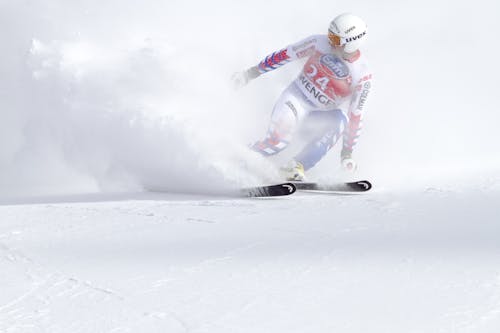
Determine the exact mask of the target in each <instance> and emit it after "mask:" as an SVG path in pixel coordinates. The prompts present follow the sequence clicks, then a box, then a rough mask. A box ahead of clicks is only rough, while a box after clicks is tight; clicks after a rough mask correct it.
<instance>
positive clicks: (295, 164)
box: [232, 13, 372, 181]
mask: <svg viewBox="0 0 500 333" xmlns="http://www.w3.org/2000/svg"><path fill="white" fill-rule="evenodd" d="M366 34H367V28H366V24H365V23H364V21H363V20H362V19H360V18H359V17H357V16H355V15H352V14H348V13H346V14H342V15H339V16H337V17H336V18H335V19H334V20H333V21H332V22H331V23H330V27H329V29H328V35H313V36H310V37H308V38H306V39H304V40H301V41H299V42H298V43H295V44H292V45H289V46H288V47H286V48H284V49H282V50H280V51H277V52H274V53H272V54H270V55H269V56H267V57H266V58H265V59H264V60H262V61H261V62H260V63H259V64H258V65H256V66H254V67H251V68H249V69H248V70H246V71H243V72H239V73H236V74H235V75H233V78H232V79H233V82H234V84H235V85H236V86H237V87H242V86H244V85H246V84H247V83H248V82H249V81H250V80H253V79H255V78H257V77H258V76H260V75H262V74H264V73H267V72H269V71H272V70H274V69H277V68H279V67H281V66H283V65H285V64H287V63H289V62H291V61H294V60H297V59H301V58H307V61H306V63H305V65H304V67H303V70H302V72H301V73H300V75H299V76H298V78H297V79H296V80H295V81H293V82H292V83H291V84H290V85H289V86H288V87H287V88H286V89H285V90H284V91H283V93H282V94H281V96H280V97H279V99H278V101H277V102H276V104H275V106H274V109H273V112H272V115H271V123H270V125H269V129H268V131H267V134H266V138H265V139H264V140H261V141H258V142H257V143H255V144H254V145H253V146H252V149H253V150H255V151H257V152H259V153H261V154H263V155H265V156H270V155H274V154H277V153H279V152H281V151H282V150H283V149H285V148H286V147H287V146H288V145H289V143H290V142H291V140H292V136H293V135H294V134H295V132H296V130H297V129H298V128H303V127H307V128H313V129H314V131H313V132H314V134H313V135H312V138H310V139H309V141H308V144H306V145H305V147H304V148H303V149H302V150H301V151H300V152H299V153H298V154H297V155H296V156H295V157H294V158H293V160H292V161H290V163H288V164H287V165H286V166H285V167H283V168H282V171H283V172H284V173H285V178H286V179H287V180H295V181H302V180H304V179H305V171H307V170H309V169H310V168H312V167H313V166H314V165H316V164H317V163H318V162H319V161H320V160H321V159H322V158H323V157H324V156H325V155H326V153H327V152H328V151H329V150H330V149H331V148H332V147H333V146H334V145H335V143H336V142H337V141H338V139H339V138H340V137H343V147H342V151H341V164H342V166H343V167H344V168H345V169H347V170H355V169H356V167H357V166H356V162H355V161H354V160H353V159H352V152H353V148H354V146H355V144H356V142H357V139H358V137H359V133H360V129H361V124H362V118H363V112H364V107H365V104H366V100H367V98H368V94H369V91H370V89H371V85H372V75H371V73H370V71H369V69H368V66H367V64H366V60H365V57H364V55H363V54H362V53H361V51H360V50H359V47H360V46H361V44H362V42H363V41H364V40H365V39H366Z"/></svg>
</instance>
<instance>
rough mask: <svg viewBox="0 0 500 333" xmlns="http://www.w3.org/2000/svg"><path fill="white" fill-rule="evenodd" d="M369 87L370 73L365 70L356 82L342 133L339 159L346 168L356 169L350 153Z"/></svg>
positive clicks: (370, 86)
mask: <svg viewBox="0 0 500 333" xmlns="http://www.w3.org/2000/svg"><path fill="white" fill-rule="evenodd" d="M371 88H372V75H371V73H368V72H366V73H364V75H363V76H362V77H361V79H359V81H358V83H357V84H356V87H355V92H354V94H353V97H352V99H351V103H350V106H349V111H348V114H347V116H348V123H347V126H346V128H345V130H344V134H343V146H342V152H341V161H342V166H343V167H344V168H345V169H347V170H354V169H356V163H355V161H354V160H353V159H352V153H353V151H354V146H356V144H357V142H358V138H359V136H360V133H361V129H362V127H363V115H364V112H365V107H366V103H367V100H368V96H369V94H370V90H371Z"/></svg>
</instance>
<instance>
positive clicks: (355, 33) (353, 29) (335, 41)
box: [328, 13, 367, 53]
mask: <svg viewBox="0 0 500 333" xmlns="http://www.w3.org/2000/svg"><path fill="white" fill-rule="evenodd" d="M366 31H367V29H366V23H365V22H364V21H363V20H362V19H360V18H359V17H357V16H355V15H352V14H349V13H345V14H341V15H339V16H337V17H336V18H335V19H333V21H332V22H331V23H330V28H329V29H328V38H329V39H330V43H331V44H332V45H333V46H343V47H344V51H345V52H347V53H353V52H356V51H357V50H358V49H359V47H360V46H361V44H362V43H363V41H364V40H365V38H366V37H365V36H366Z"/></svg>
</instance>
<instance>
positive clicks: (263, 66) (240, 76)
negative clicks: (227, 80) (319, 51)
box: [232, 35, 319, 87]
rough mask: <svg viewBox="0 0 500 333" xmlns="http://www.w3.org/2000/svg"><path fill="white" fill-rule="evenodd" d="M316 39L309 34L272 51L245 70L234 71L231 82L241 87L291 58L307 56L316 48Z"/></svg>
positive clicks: (316, 37) (289, 60)
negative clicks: (278, 49)
mask: <svg viewBox="0 0 500 333" xmlns="http://www.w3.org/2000/svg"><path fill="white" fill-rule="evenodd" d="M318 40H319V37H318V36H316V35H314V36H310V37H307V38H306V39H303V40H301V41H299V42H297V43H295V44H291V45H289V46H287V47H286V48H284V49H282V50H280V51H276V52H273V53H271V54H270V55H268V56H267V57H265V58H264V59H263V60H262V61H261V62H259V64H258V65H256V66H253V67H250V68H249V69H247V70H246V71H243V72H239V73H235V74H234V75H233V78H232V79H233V82H234V83H235V85H236V86H237V87H242V86H244V85H246V84H247V83H248V82H250V81H251V80H253V79H255V78H257V77H259V76H260V75H262V74H264V73H267V72H270V71H272V70H275V69H277V68H279V67H281V66H283V65H285V64H287V63H289V62H291V61H293V60H296V59H300V58H304V57H306V56H309V55H311V54H312V53H313V52H314V50H315V49H316V45H317V43H318Z"/></svg>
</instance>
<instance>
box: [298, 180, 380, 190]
mask: <svg viewBox="0 0 500 333" xmlns="http://www.w3.org/2000/svg"><path fill="white" fill-rule="evenodd" d="M293 184H294V185H295V187H296V188H297V190H299V191H321V192H345V193H353V192H354V193H359V192H366V191H369V190H370V189H371V188H372V184H371V183H370V182H369V181H367V180H360V181H357V182H347V183H338V184H319V183H309V182H294V183H293Z"/></svg>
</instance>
